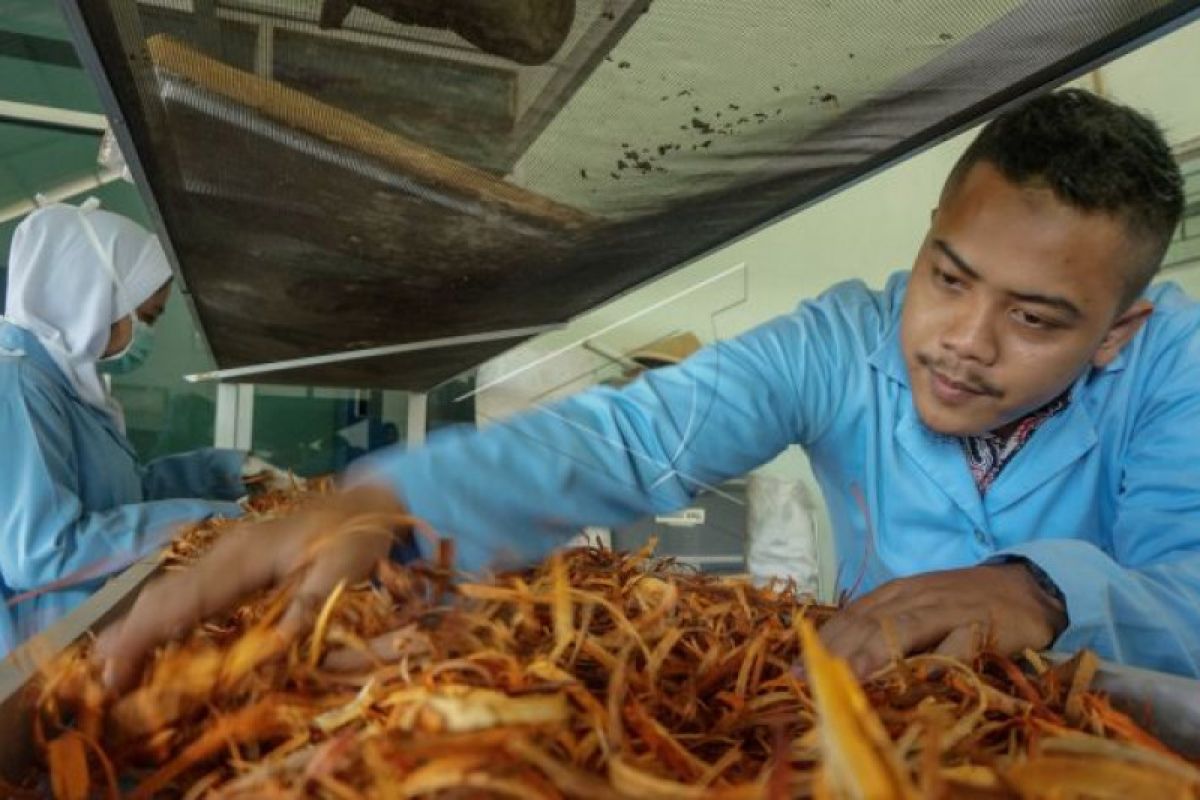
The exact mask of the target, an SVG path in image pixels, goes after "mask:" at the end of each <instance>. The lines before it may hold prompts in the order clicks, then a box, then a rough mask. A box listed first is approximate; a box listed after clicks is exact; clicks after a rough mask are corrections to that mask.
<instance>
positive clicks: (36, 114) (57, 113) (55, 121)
mask: <svg viewBox="0 0 1200 800" xmlns="http://www.w3.org/2000/svg"><path fill="white" fill-rule="evenodd" d="M0 122H15V123H16V124H18V125H37V126H39V127H44V128H55V129H57V130H63V131H70V132H72V133H79V132H83V133H104V132H105V131H106V130H108V119H107V118H105V116H104V115H103V114H89V113H88V112H86V111H73V110H71V109H69V108H55V107H54V106H41V105H34V104H33V103H18V102H17V101H15V100H0Z"/></svg>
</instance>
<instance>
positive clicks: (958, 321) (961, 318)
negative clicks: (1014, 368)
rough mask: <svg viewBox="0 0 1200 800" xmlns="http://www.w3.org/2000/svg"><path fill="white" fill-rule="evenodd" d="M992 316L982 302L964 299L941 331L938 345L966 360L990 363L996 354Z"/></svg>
mask: <svg viewBox="0 0 1200 800" xmlns="http://www.w3.org/2000/svg"><path fill="white" fill-rule="evenodd" d="M995 325H996V322H995V318H994V314H993V313H992V310H991V309H990V308H988V307H987V306H986V305H985V304H984V303H964V304H963V305H962V307H961V308H959V309H957V310H956V313H955V314H954V315H953V317H952V318H951V321H950V325H949V326H948V327H947V328H946V329H945V331H944V332H943V334H942V347H943V348H945V349H947V350H949V351H951V352H952V353H954V354H955V355H956V356H958V357H959V358H961V359H963V360H966V361H975V362H977V363H980V364H984V365H990V364H992V363H994V362H995V360H996V356H997V355H998V354H999V347H998V344H997V341H996V330H995Z"/></svg>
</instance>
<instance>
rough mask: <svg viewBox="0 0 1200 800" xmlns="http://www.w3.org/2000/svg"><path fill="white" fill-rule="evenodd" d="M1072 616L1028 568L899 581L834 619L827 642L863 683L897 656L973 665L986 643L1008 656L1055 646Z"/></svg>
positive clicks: (981, 569) (975, 570) (1003, 566)
mask: <svg viewBox="0 0 1200 800" xmlns="http://www.w3.org/2000/svg"><path fill="white" fill-rule="evenodd" d="M1066 624H1067V615H1066V609H1065V608H1064V607H1063V605H1062V604H1061V603H1060V602H1059V601H1058V600H1057V599H1055V598H1054V597H1052V596H1050V594H1049V593H1047V592H1046V590H1044V589H1043V588H1042V587H1041V586H1039V585H1038V583H1037V581H1036V580H1035V579H1034V577H1033V575H1032V574H1031V573H1030V571H1029V568H1028V567H1027V566H1025V564H1023V563H1013V564H999V565H995V566H982V567H971V568H969V569H957V570H949V571H947V572H932V573H929V574H926V575H917V576H914V577H912V578H901V579H899V580H895V581H892V582H890V583H887V584H884V585H883V586H881V587H879V588H878V589H876V590H875V591H873V592H871V593H870V594H868V595H866V596H864V597H861V598H859V599H858V600H856V601H854V602H853V603H851V604H850V605H848V606H847V607H846V608H845V609H843V610H842V611H840V612H838V613H837V614H835V615H834V616H833V617H832V618H831V619H830V620H829V621H828V622H826V623H825V625H823V626H822V627H821V639H822V640H823V641H824V642H825V644H826V646H828V647H829V649H830V651H831V652H832V653H833V654H834V655H837V656H840V657H842V658H845V659H847V660H848V661H849V662H850V666H851V668H852V669H853V670H854V673H855V674H856V675H858V676H859V677H860V678H865V677H867V676H868V675H871V674H872V673H874V672H875V671H876V670H878V669H880V668H881V667H884V666H886V665H887V663H888V662H889V661H890V660H891V658H892V657H893V656H895V655H909V654H910V653H917V652H925V651H933V652H936V653H939V654H942V655H948V656H953V657H955V658H961V659H964V660H965V659H969V658H971V657H972V656H974V655H975V653H976V652H978V650H979V648H980V647H982V646H983V645H984V644H991V645H992V646H994V647H995V648H996V649H997V650H999V651H1000V652H1002V653H1016V652H1020V651H1021V650H1024V649H1025V648H1027V647H1029V648H1033V649H1035V650H1040V649H1042V648H1044V647H1047V646H1049V645H1050V644H1051V643H1052V642H1053V641H1054V640H1055V638H1057V636H1058V634H1059V633H1061V632H1062V630H1063V628H1065V627H1066Z"/></svg>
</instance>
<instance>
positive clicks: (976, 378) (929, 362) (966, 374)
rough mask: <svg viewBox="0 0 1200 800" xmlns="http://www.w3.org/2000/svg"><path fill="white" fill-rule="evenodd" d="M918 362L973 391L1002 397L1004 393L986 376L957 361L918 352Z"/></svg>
mask: <svg viewBox="0 0 1200 800" xmlns="http://www.w3.org/2000/svg"><path fill="white" fill-rule="evenodd" d="M917 363H918V364H920V365H921V366H923V367H926V368H928V369H932V370H935V371H937V372H939V373H941V375H942V376H943V377H945V378H947V379H948V380H952V381H954V382H955V383H960V384H962V385H963V386H965V387H967V388H968V389H970V390H971V391H972V392H977V393H979V394H983V395H988V396H989V397H1000V396H1001V395H1002V394H1004V393H1003V392H1002V391H1000V388H999V387H997V386H995V385H993V384H992V383H989V382H988V381H987V380H986V379H985V378H983V377H982V376H980V375H978V374H977V373H975V372H972V371H971V370H969V369H967V370H963V369H962V368H961V367H959V366H958V364H957V363H955V362H951V361H947V360H945V359H938V358H933V357H932V356H928V355H926V354H924V353H917Z"/></svg>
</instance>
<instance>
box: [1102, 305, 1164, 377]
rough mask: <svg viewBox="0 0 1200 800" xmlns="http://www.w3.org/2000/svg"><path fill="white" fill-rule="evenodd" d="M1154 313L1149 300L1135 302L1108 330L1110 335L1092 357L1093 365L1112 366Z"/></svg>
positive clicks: (1107, 335)
mask: <svg viewBox="0 0 1200 800" xmlns="http://www.w3.org/2000/svg"><path fill="white" fill-rule="evenodd" d="M1153 311H1154V304H1153V303H1151V302H1150V301H1149V300H1144V299H1142V300H1135V301H1134V302H1133V305H1131V306H1130V307H1129V308H1127V309H1125V311H1124V312H1123V313H1122V314H1121V315H1120V316H1119V317H1117V319H1116V321H1115V322H1113V324H1112V327H1111V328H1109V329H1108V333H1106V334H1105V335H1104V339H1103V341H1101V342H1100V347H1099V349H1097V350H1096V353H1095V355H1093V356H1092V365H1093V366H1096V367H1107V366H1108V365H1109V364H1111V363H1112V362H1113V359H1115V358H1116V357H1117V355H1118V354H1120V352H1121V348H1123V347H1124V346H1125V345H1127V344H1129V340H1130V339H1132V338H1133V336H1134V334H1135V333H1137V332H1138V331H1139V330H1141V329H1142V326H1143V325H1145V324H1146V320H1147V319H1149V318H1150V314H1151V313H1152V312H1153Z"/></svg>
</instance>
